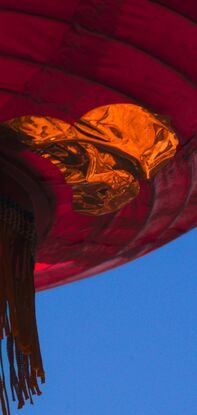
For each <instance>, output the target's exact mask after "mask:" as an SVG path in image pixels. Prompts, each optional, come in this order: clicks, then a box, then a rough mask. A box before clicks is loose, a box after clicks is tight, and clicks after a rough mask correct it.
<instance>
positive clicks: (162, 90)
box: [0, 0, 197, 289]
mask: <svg viewBox="0 0 197 415" xmlns="http://www.w3.org/2000/svg"><path fill="white" fill-rule="evenodd" d="M196 10H197V4H196V2H195V1H193V0H187V1H183V0H180V1H178V0H177V1H176V0H168V1H167V0H160V1H148V0H124V1H122V0H106V1H105V2H104V1H103V0H86V1H83V0H81V1H80V0H73V1H67V0H56V2H51V1H48V0H39V1H38V0H34V2H27V1H26V0H18V1H17V2H16V1H15V0H6V1H5V0H0V65H1V73H0V120H1V121H5V120H8V119H10V118H13V117H16V116H21V115H29V114H40V115H50V116H53V117H57V118H60V119H62V120H64V121H65V122H70V123H73V122H74V121H75V120H76V119H77V118H78V117H80V116H82V115H83V114H85V113H86V112H88V111H89V110H91V109H93V108H95V107H97V106H101V105H106V104H113V103H123V102H135V103H139V104H141V105H144V106H145V107H147V108H149V109H150V110H152V111H154V112H157V113H161V114H162V115H164V116H166V117H168V118H169V119H170V120H171V123H172V126H173V127H174V129H175V130H176V131H177V133H178V135H179V138H180V142H181V146H180V149H179V152H178V154H177V156H176V158H175V159H174V160H173V161H172V162H170V163H169V165H168V166H166V167H165V168H164V169H163V170H162V171H161V172H160V173H159V174H158V175H157V176H156V178H155V180H154V181H153V182H150V183H148V182H147V183H145V182H144V183H141V192H140V195H139V197H138V198H136V199H135V200H134V201H133V202H132V203H131V204H129V205H128V206H126V207H125V208H124V209H122V210H121V211H119V212H117V213H116V214H112V215H105V216H103V217H88V216H84V215H79V214H77V213H76V212H74V211H73V209H72V192H71V190H70V188H69V187H68V186H67V185H66V184H65V183H64V180H63V177H62V176H61V174H60V172H59V171H58V170H57V169H56V167H55V166H53V167H51V165H50V166H49V164H47V162H46V160H43V159H41V158H39V157H38V156H33V155H31V154H29V153H26V154H25V153H24V154H23V155H22V156H23V157H24V162H25V160H26V162H28V163H29V164H30V165H31V168H32V171H34V177H35V180H37V181H38V182H39V183H40V185H42V186H44V187H43V188H45V189H47V188H50V189H51V190H52V192H53V194H54V195H55V200H56V202H57V209H56V214H55V221H54V225H53V227H52V229H51V231H50V233H49V235H48V237H47V239H46V240H45V242H43V243H42V245H41V246H40V248H39V252H38V263H37V267H36V269H37V271H36V275H35V281H36V288H37V289H44V288H47V287H53V286H56V285H59V284H62V283H65V282H69V281H72V280H75V279H77V278H84V277H87V276H90V275H93V274H95V273H98V272H101V271H103V270H105V269H108V268H111V267H114V266H117V265H120V264H121V263H124V262H127V261H129V260H131V259H134V258H137V257H138V256H140V255H142V254H144V253H147V252H149V251H150V250H152V249H155V248H157V247H158V246H160V245H162V244H164V243H166V242H168V241H170V240H171V239H173V238H175V237H177V236H179V235H180V234H181V233H183V232H186V231H187V230H189V229H190V228H192V227H193V226H195V224H196V221H197V216H196V215H197V214H196V207H195V206H196V205H195V201H196V197H197V196H196V195H197V189H196V183H197V178H196V174H197V173H196V170H197V161H196V133H197V116H196V112H197V95H196V88H195V81H196V74H197V59H196V50H197V31H196V26H195V25H194V22H193V20H194V18H195V12H196ZM8 148H9V144H8ZM175 188H176V193H175V192H174V189H175ZM34 199H35V200H34V204H35V206H37V209H38V210H39V200H38V199H39V197H38V196H36V195H35V198H34ZM38 210H37V213H39V212H38ZM41 213H42V214H40V216H39V214H37V217H38V218H40V219H38V222H39V220H40V221H42V215H43V214H44V212H41ZM40 227H42V226H41V224H40Z"/></svg>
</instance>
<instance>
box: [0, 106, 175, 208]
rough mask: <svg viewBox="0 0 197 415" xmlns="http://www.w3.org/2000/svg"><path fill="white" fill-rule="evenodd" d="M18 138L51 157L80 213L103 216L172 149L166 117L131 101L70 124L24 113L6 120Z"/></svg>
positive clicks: (134, 193) (95, 111) (127, 198)
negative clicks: (70, 191)
mask: <svg viewBox="0 0 197 415" xmlns="http://www.w3.org/2000/svg"><path fill="white" fill-rule="evenodd" d="M5 124H6V125H7V126H8V127H9V128H11V129H12V130H14V131H16V132H17V133H19V136H20V141H21V142H22V143H24V144H25V145H27V146H28V147H29V148H30V149H31V150H32V151H35V152H37V153H38V154H40V155H42V156H43V157H45V158H48V159H50V161H51V162H52V163H55V164H56V165H57V167H58V168H59V169H60V170H61V172H62V173H63V174H64V176H65V180H66V182H67V183H69V184H70V185H71V186H72V188H73V204H74V208H75V209H76V210H77V211H78V212H82V213H85V214H91V215H101V214H105V213H109V212H112V211H115V210H117V209H120V208H121V207H122V206H124V205H125V204H126V203H128V202H129V201H131V200H132V199H133V198H134V197H136V196H137V194H138V192H139V182H138V179H139V178H142V179H145V180H147V179H150V178H152V177H153V175H154V174H156V173H157V171H158V170H159V169H160V168H161V167H162V166H163V165H164V164H165V163H166V162H167V161H168V160H169V159H170V158H171V157H173V156H174V154H175V152H176V147H177V145H178V138H177V136H176V135H175V133H174V131H173V130H172V129H171V127H170V125H169V124H168V122H167V121H166V120H162V119H161V118H160V117H159V116H158V115H156V114H152V113H150V112H149V111H148V110H146V109H144V108H142V107H140V106H137V105H133V104H114V105H106V106H104V107H99V108H95V109H93V110H92V111H90V112H88V113H87V114H86V115H84V116H83V117H82V118H80V119H79V120H78V121H77V122H76V123H75V124H74V125H73V126H71V125H69V124H67V123H65V122H64V121H60V120H57V119H54V118H51V117H39V116H24V117H20V118H15V119H12V120H10V121H8V122H7V123H5Z"/></svg>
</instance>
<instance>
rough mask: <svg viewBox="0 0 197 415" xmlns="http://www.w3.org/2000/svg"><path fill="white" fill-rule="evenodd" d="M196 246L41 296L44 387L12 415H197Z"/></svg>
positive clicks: (189, 237)
mask: <svg viewBox="0 0 197 415" xmlns="http://www.w3.org/2000/svg"><path fill="white" fill-rule="evenodd" d="M196 244H197V230H194V231H192V232H190V233H189V234H186V235H185V236H183V237H181V238H179V239H178V240H176V241H174V242H172V243H170V244H168V245H167V246H165V247H163V248H161V249H159V250H157V251H155V252H153V253H151V254H149V255H147V256H145V257H143V258H141V259H138V260H137V261H134V262H131V263H130V264H128V265H126V266H122V267H120V268H117V269H115V270H112V271H111V272H106V273H103V274H101V275H99V276H97V277H93V278H89V279H87V280H83V281H81V282H77V283H73V284H70V285H67V286H64V287H60V288H58V289H54V290H49V291H46V292H43V293H39V294H38V295H37V319H38V326H39V333H40V341H41V346H42V353H43V356H44V363H45V370H46V376H47V383H46V385H45V386H44V387H42V390H43V395H42V396H41V397H38V398H35V400H34V401H35V404H34V406H31V405H30V404H29V403H28V402H27V404H26V406H25V407H24V409H23V410H22V411H20V412H19V411H17V410H16V409H15V408H16V406H15V404H11V407H12V414H13V415H17V414H18V415H19V414H20V415H23V414H24V415H42V414H44V415H55V414H58V415H196V414H197V281H196V277H197V272H196V263H197V261H196V257H197V251H196Z"/></svg>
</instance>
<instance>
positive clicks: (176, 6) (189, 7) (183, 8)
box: [151, 0, 197, 21]
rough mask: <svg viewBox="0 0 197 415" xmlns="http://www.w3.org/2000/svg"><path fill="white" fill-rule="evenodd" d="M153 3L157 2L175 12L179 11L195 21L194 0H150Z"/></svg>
mask: <svg viewBox="0 0 197 415" xmlns="http://www.w3.org/2000/svg"><path fill="white" fill-rule="evenodd" d="M151 1H152V2H153V3H159V4H162V5H164V6H165V7H167V8H169V9H170V10H174V11H176V12H177V13H181V14H183V15H184V16H187V17H190V18H191V19H193V20H195V21H197V3H196V0H189V1H186V0H151Z"/></svg>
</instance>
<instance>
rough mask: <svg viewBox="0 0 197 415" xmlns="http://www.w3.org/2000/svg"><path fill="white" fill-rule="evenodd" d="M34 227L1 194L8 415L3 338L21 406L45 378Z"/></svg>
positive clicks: (0, 276)
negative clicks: (36, 309) (39, 324)
mask: <svg viewBox="0 0 197 415" xmlns="http://www.w3.org/2000/svg"><path fill="white" fill-rule="evenodd" d="M34 257H35V228H34V224H33V222H32V217H30V216H28V212H26V211H23V210H22V209H21V208H19V207H17V206H16V204H14V205H13V204H11V203H10V201H9V200H8V199H7V198H5V197H3V201H2V197H1V196H0V369H1V373H0V402H1V406H2V413H3V415H10V409H9V400H8V394H7V389H6V382H5V375H4V368H3V358H2V351H1V350H2V347H1V346H2V345H1V343H2V340H3V338H4V337H7V357H8V361H9V370H10V389H11V394H12V399H13V400H14V401H15V400H17V401H18V408H19V409H20V408H22V407H23V405H24V403H25V400H27V399H29V400H30V402H31V403H33V400H32V395H34V394H37V395H40V394H41V392H40V389H39V386H38V378H40V380H41V382H42V383H44V382H45V375H44V370H43V365H42V357H41V353H40V346H39V339H38V332H37V325H36V316H35V289H34Z"/></svg>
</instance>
